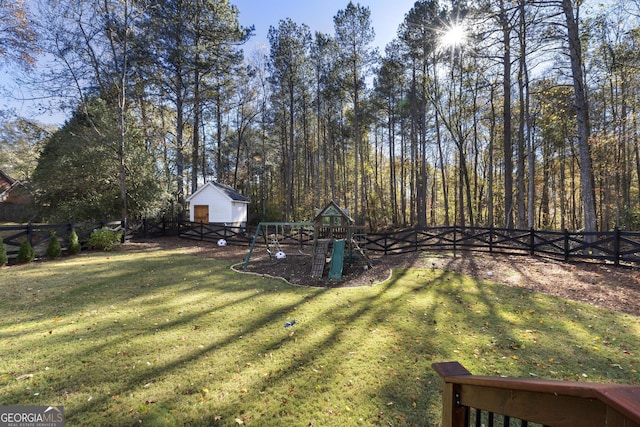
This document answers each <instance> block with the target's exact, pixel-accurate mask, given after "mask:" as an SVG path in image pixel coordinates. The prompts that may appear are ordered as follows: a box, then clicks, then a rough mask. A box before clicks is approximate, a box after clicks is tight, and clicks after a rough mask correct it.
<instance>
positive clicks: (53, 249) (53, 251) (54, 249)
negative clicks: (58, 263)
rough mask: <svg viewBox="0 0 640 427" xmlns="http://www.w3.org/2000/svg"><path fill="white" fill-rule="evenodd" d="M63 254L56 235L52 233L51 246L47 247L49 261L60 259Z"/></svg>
mask: <svg viewBox="0 0 640 427" xmlns="http://www.w3.org/2000/svg"><path fill="white" fill-rule="evenodd" d="M61 253H62V248H61V247H60V242H59V241H58V238H57V237H56V233H55V232H54V233H51V237H49V244H48V245H47V257H49V259H54V258H58V257H59V256H60V254H61Z"/></svg>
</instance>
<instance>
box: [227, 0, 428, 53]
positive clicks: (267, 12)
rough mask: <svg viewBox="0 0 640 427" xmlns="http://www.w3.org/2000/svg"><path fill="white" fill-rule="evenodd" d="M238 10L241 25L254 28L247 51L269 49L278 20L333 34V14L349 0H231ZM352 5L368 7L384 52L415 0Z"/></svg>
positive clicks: (365, 0)
mask: <svg viewBox="0 0 640 427" xmlns="http://www.w3.org/2000/svg"><path fill="white" fill-rule="evenodd" d="M231 3H232V4H234V5H236V6H237V7H238V10H239V12H240V17H239V20H240V24H241V25H243V26H245V27H248V26H251V25H253V26H254V27H255V32H254V34H255V36H254V37H252V39H251V40H250V41H249V43H248V44H247V46H246V49H245V50H246V53H247V54H250V53H251V50H252V48H254V49H255V48H259V47H260V46H261V45H264V47H265V48H267V49H268V42H267V33H268V31H269V27H270V26H273V27H277V26H278V22H279V21H280V20H281V19H286V18H291V19H292V20H293V21H294V22H295V23H297V24H307V26H309V29H310V30H311V33H312V34H313V33H315V32H316V31H320V32H322V33H326V34H330V35H333V34H334V28H333V17H334V16H335V15H336V14H337V13H338V11H339V10H344V9H346V8H347V5H348V4H349V0H231ZM353 3H354V4H360V5H361V6H365V7H368V8H369V10H370V11H371V24H372V26H373V29H374V31H375V33H376V39H375V41H374V43H375V45H376V46H377V47H379V48H380V53H381V54H384V47H385V46H386V45H387V43H389V42H390V41H391V40H393V39H394V38H395V37H396V34H397V30H398V26H399V25H400V24H401V23H402V21H403V20H404V16H405V15H406V14H407V12H409V10H411V8H412V7H413V5H414V4H415V0H360V1H358V0H354V1H353Z"/></svg>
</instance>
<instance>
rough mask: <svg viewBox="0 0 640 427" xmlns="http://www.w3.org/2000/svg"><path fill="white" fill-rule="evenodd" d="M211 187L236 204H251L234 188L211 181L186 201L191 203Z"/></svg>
mask: <svg viewBox="0 0 640 427" xmlns="http://www.w3.org/2000/svg"><path fill="white" fill-rule="evenodd" d="M209 187H212V188H215V189H216V190H218V191H219V192H221V193H222V194H223V195H225V196H226V197H227V198H228V199H229V200H232V201H234V202H240V203H249V199H247V198H246V197H244V196H243V195H242V194H240V193H238V192H237V191H236V190H234V189H233V188H231V187H229V186H228V185H224V184H219V183H217V182H213V181H209V182H207V183H206V184H204V185H203V186H201V187H200V188H198V189H197V190H196V191H195V193H193V194H192V195H190V196H189V197H187V200H186V201H187V202H190V201H191V200H192V199H194V198H195V197H197V196H198V195H199V194H200V193H202V192H203V191H204V190H205V189H206V188H209Z"/></svg>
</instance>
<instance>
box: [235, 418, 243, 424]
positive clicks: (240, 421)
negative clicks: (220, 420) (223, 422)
mask: <svg viewBox="0 0 640 427" xmlns="http://www.w3.org/2000/svg"><path fill="white" fill-rule="evenodd" d="M236 423H238V424H244V421H242V420H241V419H240V418H236Z"/></svg>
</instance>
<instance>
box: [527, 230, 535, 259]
mask: <svg viewBox="0 0 640 427" xmlns="http://www.w3.org/2000/svg"><path fill="white" fill-rule="evenodd" d="M529 233H531V234H530V235H529V255H531V256H534V255H535V254H536V230H534V229H533V227H531V229H530V230H529Z"/></svg>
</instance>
